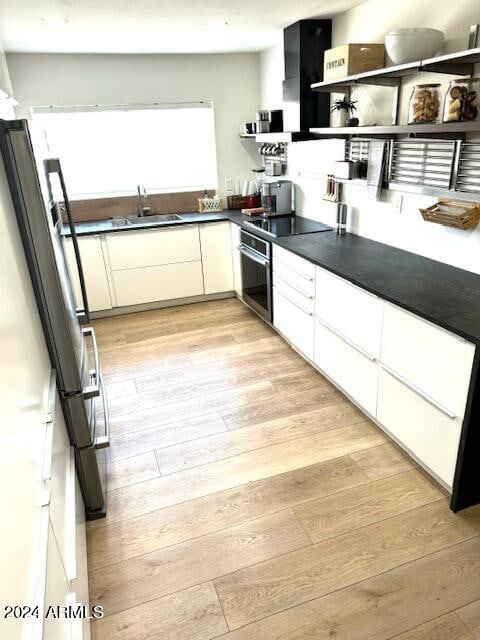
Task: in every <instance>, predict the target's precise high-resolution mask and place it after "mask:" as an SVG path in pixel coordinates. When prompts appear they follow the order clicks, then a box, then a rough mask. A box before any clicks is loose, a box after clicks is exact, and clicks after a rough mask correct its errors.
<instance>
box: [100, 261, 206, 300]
mask: <svg viewBox="0 0 480 640" xmlns="http://www.w3.org/2000/svg"><path fill="white" fill-rule="evenodd" d="M113 284H114V287H115V296H116V301H117V305H118V306H119V307H123V306H127V305H132V304H142V303H145V302H158V301H161V300H173V299H176V298H186V297H188V296H199V295H202V294H203V274H202V263H201V262H200V261H197V262H182V263H180V264H169V265H163V266H159V267H145V268H143V269H124V270H120V271H114V272H113Z"/></svg>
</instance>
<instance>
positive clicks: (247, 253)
mask: <svg viewBox="0 0 480 640" xmlns="http://www.w3.org/2000/svg"><path fill="white" fill-rule="evenodd" d="M238 250H239V251H240V253H242V254H243V255H244V256H246V257H247V258H250V259H251V260H253V261H254V262H257V263H258V264H261V265H262V267H268V265H269V264H270V260H269V259H268V258H264V257H261V254H257V253H256V252H255V251H252V249H249V248H248V247H247V245H245V244H239V245H238Z"/></svg>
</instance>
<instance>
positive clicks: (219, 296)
mask: <svg viewBox="0 0 480 640" xmlns="http://www.w3.org/2000/svg"><path fill="white" fill-rule="evenodd" d="M235 297H236V293H235V292H234V291H224V292H222V293H211V294H209V295H201V296H190V297H188V298H175V299H174V300H162V301H160V302H147V303H145V304H134V305H129V306H126V307H114V308H113V309H105V310H103V311H92V312H91V313H90V318H91V319H92V320H95V319H97V318H108V317H111V316H123V315H125V314H127V313H138V312H139V311H153V310H154V309H166V308H168V307H179V306H182V305H184V304H195V303H196V302H209V301H211V300H225V299H226V298H235Z"/></svg>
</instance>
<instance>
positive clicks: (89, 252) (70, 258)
mask: <svg viewBox="0 0 480 640" xmlns="http://www.w3.org/2000/svg"><path fill="white" fill-rule="evenodd" d="M78 245H79V248H80V257H81V260H82V268H83V275H84V278H85V287H86V289H87V298H88V305H89V307H90V311H103V310H104V309H111V308H112V300H111V297H110V289H109V284H108V276H107V267H106V264H105V257H104V254H103V246H102V240H101V237H100V236H99V235H94V236H82V237H79V238H78ZM65 252H66V257H67V263H68V270H69V272H70V276H71V279H72V283H73V289H74V292H75V299H76V303H77V307H81V306H83V303H82V293H81V289H80V280H79V277H78V268H77V261H76V259H75V252H74V249H73V242H72V239H71V238H66V240H65Z"/></svg>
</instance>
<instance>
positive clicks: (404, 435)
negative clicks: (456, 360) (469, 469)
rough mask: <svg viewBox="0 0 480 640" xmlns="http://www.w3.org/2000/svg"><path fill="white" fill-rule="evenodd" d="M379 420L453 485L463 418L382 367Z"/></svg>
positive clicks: (445, 481) (444, 481) (419, 457)
mask: <svg viewBox="0 0 480 640" xmlns="http://www.w3.org/2000/svg"><path fill="white" fill-rule="evenodd" d="M377 419H378V421H379V422H380V423H381V424H382V425H383V426H384V427H385V428H386V429H387V430H388V431H389V432H390V433H391V434H392V436H393V437H394V438H395V439H397V440H398V441H399V442H400V443H401V444H402V445H404V446H405V447H406V448H407V449H409V450H410V452H411V453H413V454H414V455H415V456H416V457H417V458H418V460H421V461H422V463H423V464H425V465H426V466H427V467H428V468H429V469H430V470H431V471H433V473H434V474H436V475H437V476H438V478H440V479H441V480H442V482H443V483H444V484H445V485H446V486H447V487H448V488H451V487H452V485H453V476H454V473H455V465H456V462H457V453H458V444H459V441H460V430H461V420H460V419H459V418H452V417H451V416H449V415H447V414H446V413H444V412H443V411H441V410H440V409H438V408H436V407H435V406H434V405H432V404H431V403H429V402H427V400H425V398H423V397H422V396H421V395H419V394H417V393H415V391H413V390H412V389H410V388H408V387H407V386H406V385H404V384H403V383H402V382H400V381H399V380H397V379H396V378H395V377H393V376H392V375H391V374H390V373H388V372H387V371H385V370H383V369H381V370H380V378H379V387H378V411H377Z"/></svg>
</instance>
